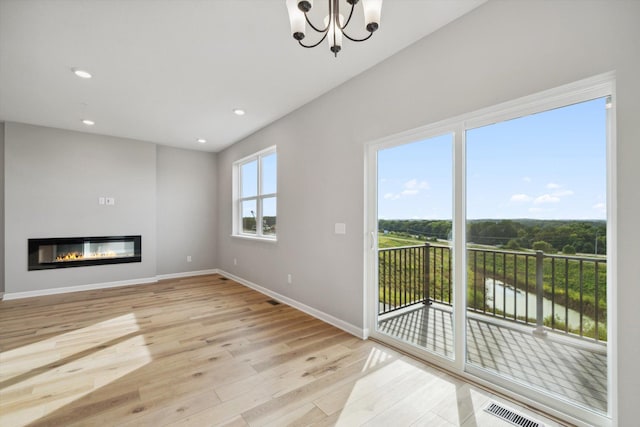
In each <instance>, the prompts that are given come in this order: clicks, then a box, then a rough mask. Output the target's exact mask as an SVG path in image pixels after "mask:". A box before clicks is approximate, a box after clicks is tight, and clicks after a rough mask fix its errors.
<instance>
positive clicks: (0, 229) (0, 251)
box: [0, 122, 4, 294]
mask: <svg viewBox="0 0 640 427" xmlns="http://www.w3.org/2000/svg"><path fill="white" fill-rule="evenodd" d="M0 242H4V122H0ZM2 293H4V244H0V294H2Z"/></svg>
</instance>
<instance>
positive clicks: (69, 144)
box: [5, 123, 156, 293]
mask: <svg viewBox="0 0 640 427" xmlns="http://www.w3.org/2000/svg"><path fill="white" fill-rule="evenodd" d="M5 131H6V132H5V160H6V170H5V173H6V182H5V197H6V212H5V221H6V234H5V254H6V257H5V261H6V283H5V286H6V292H7V293H14V292H29V291H39V290H45V289H51V288H57V287H69V286H78V285H87V284H94V283H105V282H113V281H120V280H130V279H140V278H149V277H154V276H155V272H156V254H155V252H156V251H155V247H156V238H155V236H156V232H155V230H156V196H155V188H156V174H155V164H156V146H155V145H154V144H151V143H147V142H140V141H133V140H126V139H121V138H112V137H107V136H100V135H92V134H86V133H81V132H71V131H64V130H59V129H52V128H45V127H39V126H31V125H23V124H18V123H6V124H5ZM100 196H109V197H114V198H115V200H116V204H115V205H114V206H106V205H99V204H98V197H100ZM131 234H140V235H142V262H141V263H131V264H120V265H117V266H114V265H101V266H92V267H78V268H64V269H55V270H42V271H27V256H26V254H27V239H29V238H46V237H75V236H114V235H115V236H120V235H131Z"/></svg>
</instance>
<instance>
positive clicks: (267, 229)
mask: <svg viewBox="0 0 640 427" xmlns="http://www.w3.org/2000/svg"><path fill="white" fill-rule="evenodd" d="M233 170H234V197H235V203H234V214H233V235H234V236H240V237H250V238H259V239H268V240H275V239H276V217H277V215H276V206H277V154H276V147H270V148H267V149H266V150H263V151H260V152H258V153H255V154H253V155H251V156H249V157H245V158H244V159H241V160H238V161H237V162H235V163H234V164H233Z"/></svg>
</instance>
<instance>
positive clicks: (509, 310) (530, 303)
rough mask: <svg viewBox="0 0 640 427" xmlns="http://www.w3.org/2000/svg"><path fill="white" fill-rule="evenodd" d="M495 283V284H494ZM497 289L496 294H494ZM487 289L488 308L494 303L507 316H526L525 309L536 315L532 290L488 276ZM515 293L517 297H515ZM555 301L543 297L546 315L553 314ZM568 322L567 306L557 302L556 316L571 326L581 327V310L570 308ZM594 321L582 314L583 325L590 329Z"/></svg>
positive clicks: (530, 316)
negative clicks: (514, 286)
mask: <svg viewBox="0 0 640 427" xmlns="http://www.w3.org/2000/svg"><path fill="white" fill-rule="evenodd" d="M494 284H495V286H494ZM494 289H495V295H494ZM485 290H486V300H487V301H486V304H487V307H488V308H491V309H493V307H494V305H495V307H496V309H497V310H501V311H503V312H505V313H506V314H507V316H513V315H514V313H516V314H517V315H518V316H524V315H525V310H526V309H528V313H526V314H528V316H529V318H530V319H535V317H536V294H535V293H532V292H525V291H523V290H521V289H514V288H513V286H511V285H510V284H508V283H506V284H505V283H503V282H501V281H500V280H495V279H491V278H488V279H486V280H485ZM514 295H515V298H514ZM552 306H553V302H552V301H551V300H550V299H548V298H543V299H542V312H543V315H544V317H549V316H551V308H552ZM567 313H568V322H566V321H565V306H563V305H560V304H558V303H556V304H555V312H554V314H555V318H556V321H558V322H563V323H568V326H569V328H572V329H579V328H580V312H578V311H576V310H573V309H569V310H568V311H567ZM593 324H594V321H593V319H592V318H590V317H588V316H582V327H583V329H588V328H590V327H592V326H593Z"/></svg>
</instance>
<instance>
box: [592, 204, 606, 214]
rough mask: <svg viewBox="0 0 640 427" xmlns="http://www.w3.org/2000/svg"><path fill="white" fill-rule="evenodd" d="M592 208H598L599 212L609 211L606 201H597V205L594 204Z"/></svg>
mask: <svg viewBox="0 0 640 427" xmlns="http://www.w3.org/2000/svg"><path fill="white" fill-rule="evenodd" d="M592 208H593V209H595V210H597V211H598V212H603V213H606V212H607V205H606V204H605V203H596V204H595V205H593V206H592Z"/></svg>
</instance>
